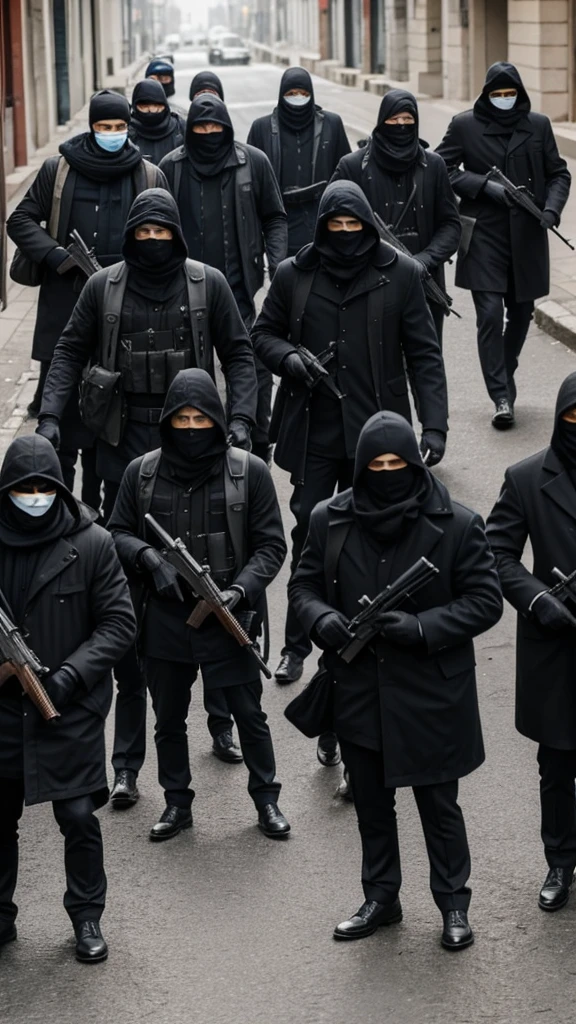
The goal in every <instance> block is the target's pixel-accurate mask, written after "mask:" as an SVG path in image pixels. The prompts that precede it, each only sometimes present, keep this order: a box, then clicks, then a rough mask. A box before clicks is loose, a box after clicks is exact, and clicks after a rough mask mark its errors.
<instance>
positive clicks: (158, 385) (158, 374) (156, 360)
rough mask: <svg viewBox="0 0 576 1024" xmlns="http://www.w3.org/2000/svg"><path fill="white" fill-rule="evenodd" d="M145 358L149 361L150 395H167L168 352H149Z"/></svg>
mask: <svg viewBox="0 0 576 1024" xmlns="http://www.w3.org/2000/svg"><path fill="white" fill-rule="evenodd" d="M143 354H144V353H143ZM145 358H146V359H147V360H148V373H149V378H150V394H151V395H165V394H166V391H167V390H168V384H167V380H166V352H148V353H146V355H145Z"/></svg>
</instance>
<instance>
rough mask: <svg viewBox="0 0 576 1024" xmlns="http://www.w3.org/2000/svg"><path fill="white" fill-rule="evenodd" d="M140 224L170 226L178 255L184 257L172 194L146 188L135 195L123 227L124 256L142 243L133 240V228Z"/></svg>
mask: <svg viewBox="0 0 576 1024" xmlns="http://www.w3.org/2000/svg"><path fill="white" fill-rule="evenodd" d="M141 224H160V225H162V226H163V227H167V228H170V230H171V231H172V233H173V235H174V240H175V242H176V245H177V247H178V249H179V250H180V252H179V255H180V254H181V256H182V260H184V259H186V257H187V255H188V247H187V245H186V242H185V239H184V235H183V234H182V224H181V222H180V213H179V212H178V206H177V205H176V200H175V199H174V197H173V195H172V194H171V193H170V192H167V191H166V189H165V188H147V189H146V190H145V191H144V192H141V193H140V195H138V196H136V199H135V200H134V202H133V203H132V206H131V207H130V213H129V214H128V220H127V221H126V226H125V228H124V242H123V246H122V253H123V255H124V256H125V257H126V256H127V255H128V257H130V256H131V255H132V248H133V246H134V245H136V244H144V243H136V242H135V240H134V229H135V228H137V227H139V225H141Z"/></svg>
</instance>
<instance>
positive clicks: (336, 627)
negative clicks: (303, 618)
mask: <svg viewBox="0 0 576 1024" xmlns="http://www.w3.org/2000/svg"><path fill="white" fill-rule="evenodd" d="M314 631H315V633H316V635H317V637H318V639H319V640H320V641H321V643H322V645H323V646H324V647H335V648H338V647H343V646H344V644H347V643H348V641H349V640H351V639H352V633H351V632H350V630H349V629H348V620H347V619H346V617H345V616H344V615H342V614H341V613H340V612H326V614H325V615H322V616H321V618H319V619H318V621H317V622H316V624H315V626H314Z"/></svg>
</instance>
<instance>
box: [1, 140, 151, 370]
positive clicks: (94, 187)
mask: <svg viewBox="0 0 576 1024" xmlns="http://www.w3.org/2000/svg"><path fill="white" fill-rule="evenodd" d="M61 159H63V158H62V157H58V156H54V157H49V158H48V160H45V161H44V163H43V164H42V167H41V168H40V170H39V171H38V174H37V176H36V178H35V179H34V181H33V182H32V184H31V186H30V188H29V189H28V191H27V193H26V195H25V196H24V199H23V200H22V202H21V203H19V204H18V206H17V207H16V209H15V210H14V213H13V214H12V215H11V216H10V217H9V219H8V222H7V230H8V234H9V235H10V238H11V239H12V241H13V242H14V243H15V244H16V245H17V246H18V248H19V249H20V250H21V251H22V252H23V254H24V255H25V256H27V257H28V259H30V260H32V261H33V262H34V263H39V264H41V266H42V284H41V285H40V295H39V298H38V313H37V317H36V327H35V330H34V340H33V343H32V358H33V359H39V360H41V361H42V360H45V361H48V360H50V359H51V358H52V356H53V354H54V348H55V346H56V343H57V341H58V339H59V337H60V335H61V334H62V331H63V330H64V327H65V326H66V323H67V322H68V319H69V317H70V315H71V313H72V310H73V309H74V306H75V304H76V301H77V299H78V293H79V290H80V286H81V284H82V283H83V282H84V280H85V279H84V276H83V275H80V276H79V275H77V274H75V273H74V272H73V271H69V272H68V273H66V274H65V275H63V276H61V275H60V274H58V273H57V270H56V268H55V267H54V268H53V267H52V266H51V254H53V253H54V252H55V250H56V249H57V248H58V246H63V247H66V246H67V245H68V243H69V241H70V232H71V231H72V229H73V228H76V230H77V231H79V232H80V234H81V235H82V236H83V238H84V241H85V242H86V244H87V245H88V246H92V245H95V250H96V257H97V259H98V260H99V262H100V263H101V264H102V266H107V265H109V264H110V263H114V262H116V260H118V259H119V258H120V252H121V246H122V235H123V231H124V224H125V221H126V219H127V217H128V214H129V211H130V207H131V206H132V202H133V200H134V198H135V196H137V195H138V194H139V193H140V192H143V191H144V189H147V188H149V187H150V185H155V186H158V187H163V188H165V187H166V179H165V178H164V175H163V174H162V172H161V171H159V170H158V169H157V168H154V167H152V166H151V165H150V164H148V162H147V161H142V162H141V163H140V165H139V166H138V167H137V168H136V169H135V171H134V172H132V173H130V174H128V175H126V176H125V177H124V178H116V179H114V180H113V181H111V182H110V183H109V184H108V183H106V184H102V185H100V184H98V183H97V182H92V181H89V180H88V179H87V178H84V177H83V176H82V175H79V174H78V173H77V172H76V171H75V170H72V169H70V170H69V172H68V174H67V177H66V181H65V183H64V189H63V192H62V203H61V208H60V218H59V222H58V231H57V233H56V237H55V238H52V237H51V236H50V235H49V234H48V231H47V228H45V227H42V226H41V225H42V223H43V222H45V223H46V224H48V222H49V220H50V213H51V209H52V196H53V193H54V183H55V180H56V174H57V170H58V163H59V161H60V160H61ZM87 197H88V199H89V201H88V202H87V201H86V199H87ZM90 197H92V198H91V201H90ZM94 232H96V238H94V237H93V236H94Z"/></svg>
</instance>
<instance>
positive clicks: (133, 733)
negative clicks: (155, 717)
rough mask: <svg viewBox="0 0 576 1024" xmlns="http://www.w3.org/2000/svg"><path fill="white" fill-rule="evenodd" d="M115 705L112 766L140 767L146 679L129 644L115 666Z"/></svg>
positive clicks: (144, 732)
mask: <svg viewBox="0 0 576 1024" xmlns="http://www.w3.org/2000/svg"><path fill="white" fill-rule="evenodd" d="M114 678H115V680H116V691H117V692H116V707H115V712H114V715H115V717H114V748H113V751H112V767H113V768H114V771H115V772H118V771H120V770H121V769H122V768H129V769H130V771H133V772H136V774H138V772H139V771H140V769H141V767H142V765H143V764H144V758H145V757H146V703H147V693H146V680H145V679H144V673H143V672H142V668H141V666H140V663H139V661H138V657H137V654H136V648H135V647H131V648H130V650H129V651H128V653H127V654H125V655H124V657H123V658H121V659H120V661H119V662H118V664H117V665H116V668H115V669H114Z"/></svg>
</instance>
